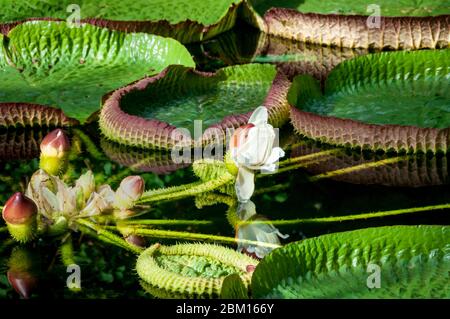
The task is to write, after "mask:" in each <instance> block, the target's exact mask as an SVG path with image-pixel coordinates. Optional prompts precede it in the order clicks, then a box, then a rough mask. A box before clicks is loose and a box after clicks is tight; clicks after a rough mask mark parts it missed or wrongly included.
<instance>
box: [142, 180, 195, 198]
mask: <svg viewBox="0 0 450 319" xmlns="http://www.w3.org/2000/svg"><path fill="white" fill-rule="evenodd" d="M201 184H202V182H201V181H197V182H193V183H189V184H184V185H179V186H171V187H164V188H157V189H152V190H149V191H146V192H144V193H143V194H142V196H141V200H145V199H146V198H147V197H152V196H156V195H165V194H171V193H176V192H180V191H185V190H186V189H188V188H191V187H194V186H198V185H201Z"/></svg>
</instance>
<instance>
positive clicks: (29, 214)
mask: <svg viewBox="0 0 450 319" xmlns="http://www.w3.org/2000/svg"><path fill="white" fill-rule="evenodd" d="M37 211H38V208H37V206H36V204H35V203H34V202H33V201H32V200H31V199H29V198H28V197H26V196H25V195H23V194H22V193H15V194H14V195H12V196H11V197H10V198H9V199H8V201H7V202H6V204H5V207H3V219H4V220H5V221H6V225H7V227H8V230H9V233H10V234H11V236H12V237H13V238H14V239H16V240H17V241H20V242H27V241H30V240H32V239H33V237H34V235H35V233H36V230H37Z"/></svg>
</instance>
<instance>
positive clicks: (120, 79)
mask: <svg viewBox="0 0 450 319" xmlns="http://www.w3.org/2000/svg"><path fill="white" fill-rule="evenodd" d="M99 39H100V42H98V41H99ZM2 40H3V41H2V46H3V52H5V53H2V54H0V71H1V72H0V76H1V77H3V79H4V82H5V85H3V86H2V88H1V89H0V102H1V103H0V110H1V111H0V114H1V115H0V126H7V127H12V126H19V125H21V126H37V125H47V126H48V125H54V126H56V125H64V126H68V125H74V124H76V123H78V121H77V120H80V121H81V122H84V121H85V120H86V119H87V118H88V117H89V116H90V115H91V114H92V113H93V112H95V111H96V110H98V108H99V104H100V101H101V98H102V96H103V95H104V94H106V93H108V92H109V91H111V90H113V89H115V88H117V87H120V86H122V85H125V84H127V83H130V82H132V81H135V80H138V79H139V78H141V77H143V76H145V75H152V74H155V73H158V72H159V71H161V70H162V69H164V68H165V67H166V66H168V65H170V64H182V65H187V66H193V65H194V62H193V60H192V58H191V56H190V54H189V52H188V51H187V50H186V49H185V48H184V47H183V46H182V45H181V44H180V43H178V42H177V41H175V40H173V39H167V38H162V37H159V36H156V35H150V34H144V33H123V32H119V31H113V30H111V29H106V28H99V27H95V26H92V25H89V24H84V23H83V24H81V25H80V26H79V27H76V28H71V27H70V26H68V24H67V23H66V22H65V21H59V22H56V21H29V22H26V23H23V24H19V25H17V26H15V27H14V28H12V29H11V30H10V31H9V32H8V33H7V34H6V35H5V36H2ZM19 102H20V103H19ZM24 102H26V103H24ZM60 110H62V112H63V113H62V112H61V111H60ZM68 117H70V119H69V118H68ZM72 119H74V120H72Z"/></svg>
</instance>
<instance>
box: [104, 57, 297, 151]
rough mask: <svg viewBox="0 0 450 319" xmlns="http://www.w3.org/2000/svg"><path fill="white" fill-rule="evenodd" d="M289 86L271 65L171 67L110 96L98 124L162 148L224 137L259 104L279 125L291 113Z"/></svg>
mask: <svg viewBox="0 0 450 319" xmlns="http://www.w3.org/2000/svg"><path fill="white" fill-rule="evenodd" d="M289 84H290V82H289V81H288V80H287V79H286V78H285V77H284V75H282V74H278V75H277V73H276V70H275V67H274V66H272V65H263V64H247V65H239V66H233V67H226V68H223V69H220V70H218V71H217V72H216V73H207V72H199V71H196V70H194V69H192V68H187V67H183V66H170V67H168V68H167V69H166V70H164V71H163V72H161V73H160V74H159V75H157V76H154V77H150V78H146V79H143V80H141V81H139V82H137V83H135V84H132V85H130V86H127V87H124V88H122V89H119V90H117V91H115V92H114V93H113V94H111V96H110V97H109V98H108V99H107V100H106V101H105V103H104V105H103V108H102V111H101V114H100V127H101V129H102V132H103V133H104V134H105V136H107V137H108V138H109V139H111V140H114V141H116V142H119V143H122V144H126V145H130V146H138V147H149V148H160V149H170V148H172V147H173V146H174V145H175V144H176V143H178V142H179V143H181V141H182V140H183V143H187V144H190V143H192V141H193V140H194V138H195V139H196V140H200V139H203V140H204V141H209V140H210V138H211V135H210V132H214V134H217V136H218V138H219V139H222V138H224V137H225V134H226V129H227V128H236V127H239V126H241V125H243V124H246V123H247V121H248V119H249V116H250V114H251V113H252V112H253V110H254V109H255V108H257V107H258V106H260V105H265V106H266V107H267V108H268V109H269V121H270V122H271V123H272V124H273V125H274V126H276V127H279V126H281V125H282V124H283V123H284V122H285V121H286V120H287V117H288V113H289V105H288V103H287V91H288V88H289ZM195 120H199V121H201V122H200V123H201V127H200V130H199V129H197V131H194V125H195V122H194V121H195ZM177 128H180V129H181V128H183V129H186V130H188V131H189V134H184V133H181V131H179V130H177V131H175V130H176V129H177ZM207 129H210V130H208V131H207ZM196 134H197V135H198V136H195V135H196ZM187 144H186V145H187ZM178 145H181V144H178Z"/></svg>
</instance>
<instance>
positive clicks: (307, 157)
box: [278, 148, 342, 166]
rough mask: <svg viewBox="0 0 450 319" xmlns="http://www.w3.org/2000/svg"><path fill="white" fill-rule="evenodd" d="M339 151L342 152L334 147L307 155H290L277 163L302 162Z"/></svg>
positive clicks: (281, 164)
mask: <svg viewBox="0 0 450 319" xmlns="http://www.w3.org/2000/svg"><path fill="white" fill-rule="evenodd" d="M340 152H342V149H340V148H334V149H331V150H327V151H321V152H317V153H312V154H308V155H302V156H297V157H291V158H288V159H285V160H283V161H280V162H278V165H279V166H284V165H290V164H294V163H298V162H302V161H310V160H312V159H316V158H321V157H323V156H330V155H335V154H337V153H340Z"/></svg>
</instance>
